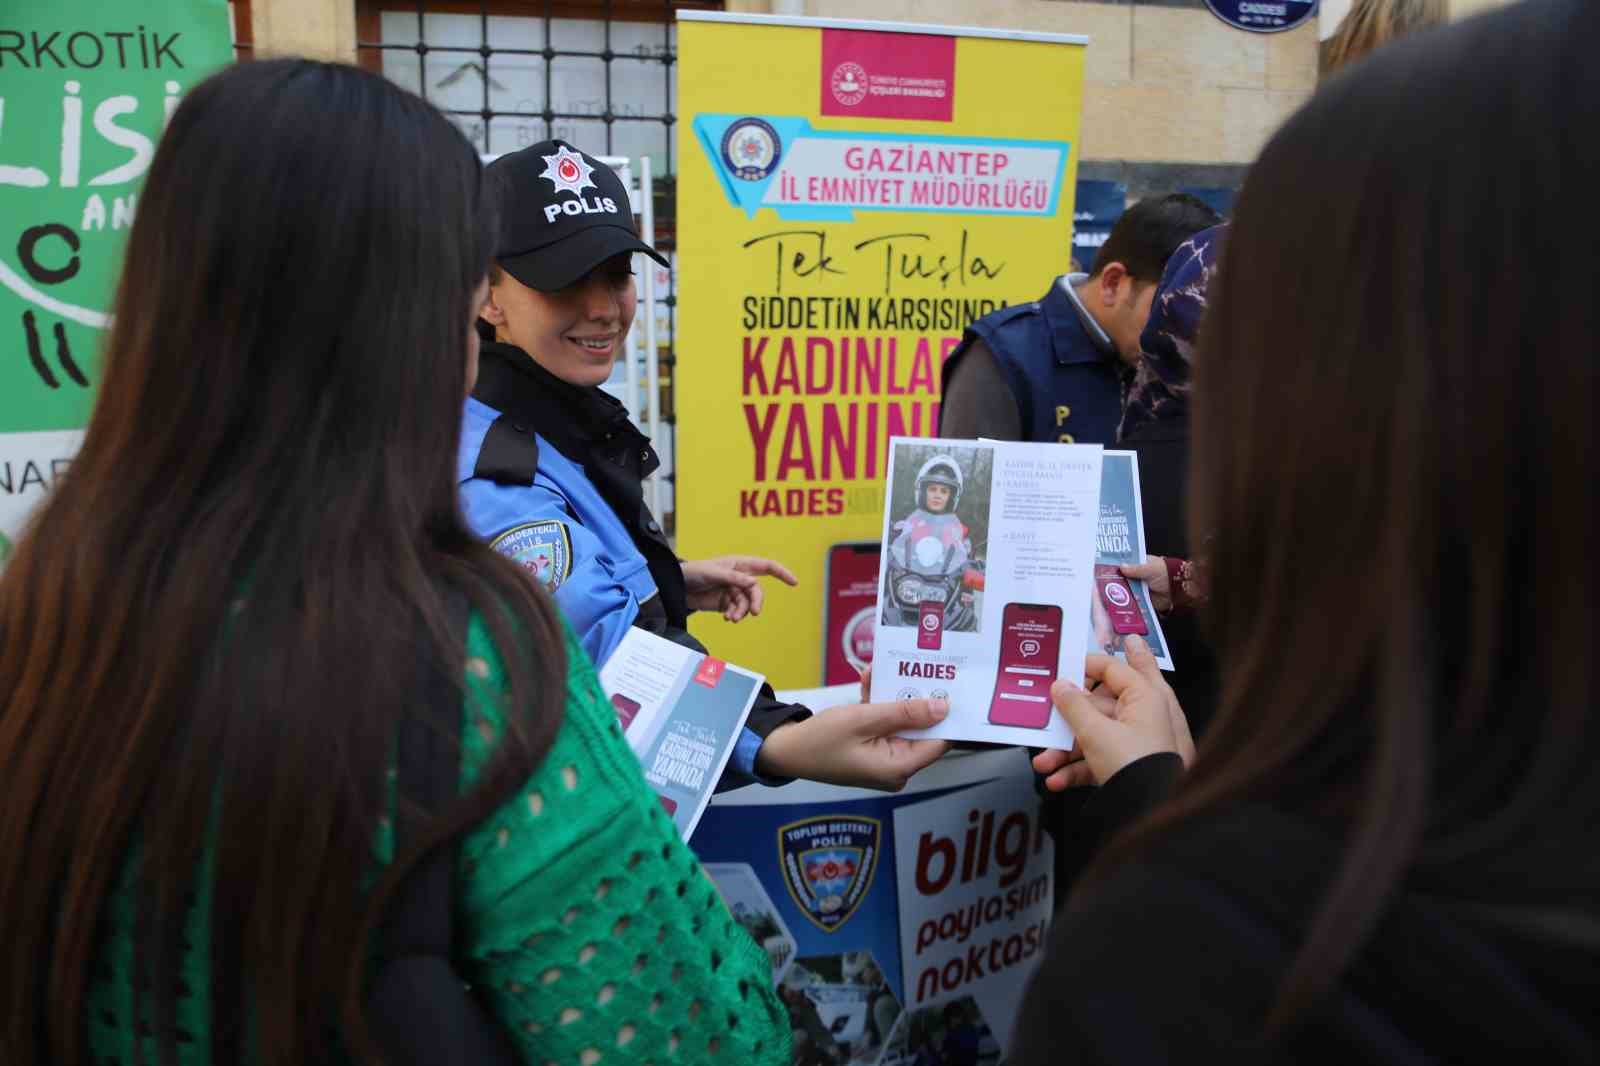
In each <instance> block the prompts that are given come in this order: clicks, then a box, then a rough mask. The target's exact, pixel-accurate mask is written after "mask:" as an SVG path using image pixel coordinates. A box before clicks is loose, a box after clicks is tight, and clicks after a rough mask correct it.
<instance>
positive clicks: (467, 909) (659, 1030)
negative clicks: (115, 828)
mask: <svg viewBox="0 0 1600 1066" xmlns="http://www.w3.org/2000/svg"><path fill="white" fill-rule="evenodd" d="M467 655H468V659H467V689H468V696H467V702H466V706H465V707H464V708H463V714H464V722H463V725H464V728H463V730H462V743H463V749H464V750H463V757H462V775H461V776H462V784H463V787H466V786H467V785H470V784H471V782H472V781H473V780H474V779H475V777H476V775H477V774H478V772H479V771H480V770H481V768H482V767H483V765H484V763H485V762H486V761H487V759H488V757H489V754H490V752H491V751H492V749H493V746H494V744H495V743H496V741H497V738H498V736H499V734H500V731H501V729H502V728H503V725H504V719H503V717H502V710H501V702H502V695H503V686H504V674H503V671H502V668H501V663H500V658H499V656H498V655H497V654H496V652H495V649H494V647H493V645H492V643H491V642H490V639H489V635H488V631H487V629H486V628H485V627H484V625H483V623H482V621H481V619H479V618H477V617H476V616H474V617H473V619H472V622H471V624H470V626H469V629H468V634H467ZM567 658H568V662H569V664H570V666H569V670H568V676H567V707H566V721H565V724H564V725H563V727H562V729H561V731H560V733H559V735H558V736H557V738H556V741H555V744H554V746H553V747H552V748H551V750H550V754H549V755H548V757H547V758H546V759H545V761H544V763H543V764H542V765H541V766H540V767H539V769H538V770H537V771H536V772H535V773H534V775H533V777H532V778H531V779H529V781H528V782H527V784H526V785H525V786H524V787H523V788H522V790H521V791H520V792H519V793H518V794H517V795H515V796H514V797H512V798H511V799H510V800H508V801H507V802H506V803H505V804H504V805H503V806H502V807H501V808H500V809H499V810H498V811H497V812H496V813H495V814H494V815H493V816H492V817H491V818H490V819H489V820H488V821H487V822H485V823H484V824H483V825H481V826H479V827H478V828H477V829H476V830H474V831H473V832H472V833H471V834H469V835H468V836H466V837H465V838H464V839H463V841H462V844H461V848H460V861H459V864H458V866H457V870H456V952H457V955H456V959H455V964H456V968H457V971H458V972H459V973H460V974H461V976H462V977H463V979H465V980H466V981H468V982H469V983H471V984H472V985H473V986H474V988H475V990H476V991H477V993H478V995H479V997H480V999H481V1001H482V1002H483V1003H484V1004H485V1005H486V1006H487V1007H488V1008H489V1010H490V1011H491V1012H492V1013H493V1014H494V1015H495V1016H496V1017H497V1018H498V1019H499V1020H500V1022H501V1023H502V1024H503V1025H504V1026H505V1027H506V1029H507V1031H509V1032H510V1033H511V1034H512V1036H513V1037H514V1038H515V1040H516V1043H517V1044H518V1045H519V1046H520V1048H521V1050H522V1052H523V1058H524V1060H525V1061H526V1062H528V1063H532V1064H538V1066H544V1064H546V1063H562V1064H567V1063H571V1064H574V1066H595V1064H599V1063H607V1062H611V1063H619V1062H641V1063H661V1064H663V1066H665V1064H666V1063H669V1062H678V1063H716V1062H723V1063H727V1064H729V1066H745V1064H747V1063H751V1064H761V1063H772V1064H774V1066H777V1064H780V1063H787V1062H788V1061H789V1056H790V1040H791V1034H790V1028H789V1020H788V1015H787V1013H786V1011H785V1010H784V1008H783V1006H782V1003H781V1002H780V1001H779V999H778V997H777V995H776V993H775V992H774V991H773V988H772V977H771V973H772V971H771V964H770V962H769V961H768V958H767V955H766V953H765V952H764V951H763V950H762V949H761V948H760V947H759V946H757V944H756V943H755V941H754V940H752V939H751V938H750V936H749V935H748V934H747V933H746V932H745V931H744V930H743V929H742V928H741V927H740V926H739V924H738V923H737V922H735V921H734V920H733V918H732V917H731V916H730V915H729V913H728V911H727V910H726V908H724V907H723V905H722V902H721V900H720V899H719V898H718V897H717V894H716V892H715V890H714V889H713V888H712V886H711V883H710V881H709V880H708V879H707V878H706V877H705V876H704V875H703V873H702V871H701V869H700V864H699V862H698V861H697V860H696V859H695V857H694V855H693V854H692V853H691V852H690V851H689V849H688V848H687V847H686V846H684V844H683V843H682V842H681V841H680V840H678V838H677V835H676V833H675V831H674V829H673V827H672V823H671V822H670V820H669V819H668V818H667V817H666V815H665V813H664V812H663V811H662V809H661V805H660V803H658V802H657V801H656V798H655V796H654V795H653V794H652V793H651V792H650V790H649V789H648V788H647V787H646V786H645V783H644V780H643V778H642V777H641V776H640V773H639V766H638V763H637V761H636V760H635V759H634V757H633V754H632V753H631V752H630V751H629V750H628V747H627V745H626V743H624V741H623V738H622V731H621V729H620V728H619V727H618V725H617V719H616V714H615V712H614V711H613V709H612V707H611V705H610V703H609V702H608V701H607V700H606V698H605V696H604V694H603V693H602V692H601V690H600V685H599V680H598V678H597V677H596V676H595V672H594V668H593V666H591V665H590V663H589V660H588V657H587V656H586V655H585V654H584V652H583V650H582V648H581V647H579V645H578V644H577V642H576V641H575V640H573V639H572V636H571V634H570V633H569V634H568V637H567ZM375 850H376V853H377V855H378V858H379V859H380V861H382V862H388V861H390V860H391V858H392V839H391V838H390V832H389V831H387V830H386V831H385V832H382V833H380V839H379V840H378V841H376V842H375ZM202 885H204V882H202ZM208 895H209V893H208V892H206V891H205V890H204V887H202V890H201V891H200V893H199V894H198V897H197V900H196V907H195V911H194V915H193V917H192V919H191V923H190V929H189V936H188V937H187V938H186V940H187V942H188V944H189V945H190V949H189V952H188V954H187V955H186V956H185V958H184V962H183V984H182V986H180V987H181V988H182V989H183V990H184V991H185V992H186V993H187V994H185V995H183V996H182V998H180V999H179V1001H178V1010H179V1016H178V1023H179V1026H180V1029H182V1030H183V1031H184V1033H185V1035H190V1034H192V1035H193V1036H194V1039H192V1040H189V1041H186V1042H183V1043H180V1044H179V1053H180V1061H181V1062H182V1064H183V1066H202V1064H205V1063H208V1062H209V1061H210V1056H209V1046H208V1045H209V1042H208V1040H207V1039H206V1035H205V1034H206V1033H207V1032H208V1028H209V1012H210V997H209V995H208V992H209V981H208V979H207V978H208V964H207V961H206V960H207V957H208V953H209V937H208V936H207V933H206V928H205V921H204V917H203V916H204V915H205V913H206V912H207V911H208V910H209V899H208ZM133 906H134V904H133V894H132V891H131V880H130V878H129V876H128V874H127V871H126V870H125V871H124V877H123V878H122V880H121V882H120V883H119V886H118V888H117V890H116V891H115V892H114V893H113V895H112V896H111V897H110V898H109V899H108V901H107V906H106V917H107V922H106V928H105V932H104V934H103V936H104V939H103V941H102V943H101V945H100V948H99V958H98V960H97V965H96V967H95V973H96V977H95V978H94V980H93V981H92V983H91V988H90V998H89V1006H90V1017H89V1019H88V1022H89V1027H90V1046H91V1047H92V1049H93V1053H94V1062H95V1063H96V1064H110V1063H120V1064H131V1063H132V1062H133V1061H134V1056H133V1053H134V1041H135V1039H136V1037H135V1032H136V1028H135V1024H134V1019H133V1016H132V989H131V985H130V974H131V972H132V963H133V949H132V940H131V938H130V931H131V930H132V928H133ZM145 1061H146V1062H155V1061H159V1058H158V1053H157V1051H156V1048H155V1047H154V1044H153V1042H147V1043H146V1044H145Z"/></svg>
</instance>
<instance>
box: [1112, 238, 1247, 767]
mask: <svg viewBox="0 0 1600 1066" xmlns="http://www.w3.org/2000/svg"><path fill="white" fill-rule="evenodd" d="M1226 234H1227V227H1226V226H1225V225H1224V226H1217V227H1214V228H1212V229H1208V230H1204V231H1202V232H1200V233H1197V234H1195V235H1194V236H1193V237H1191V238H1189V240H1187V241H1185V242H1184V243H1183V244H1181V245H1179V247H1178V250H1177V251H1176V252H1174V253H1173V254H1172V258H1171V259H1169V260H1168V261H1167V268H1166V270H1165V272H1164V273H1163V274H1162V276H1161V284H1160V286H1159V287H1158V288H1157V289H1156V295H1155V300H1154V302H1153V303H1152V304H1151V307H1150V319H1149V321H1148V322H1147V323H1146V325H1145V328H1144V333H1143V334H1142V335H1141V336H1140V338H1139V346H1140V348H1141V349H1142V350H1143V352H1142V355H1141V357H1140V360H1139V369H1138V372H1137V374H1136V376H1135V377H1134V381H1133V384H1132V385H1131V386H1130V387H1129V390H1128V396H1127V399H1126V401H1125V402H1124V404H1123V411H1122V425H1121V426H1120V428H1119V429H1118V431H1117V440H1118V444H1119V446H1120V447H1122V448H1126V449H1128V450H1130V451H1134V452H1137V453H1138V455H1139V481H1140V488H1141V492H1140V495H1141V497H1142V498H1143V502H1144V525H1145V543H1146V545H1147V547H1148V548H1149V550H1150V551H1151V552H1153V553H1155V555H1154V556H1153V557H1152V558H1151V559H1149V560H1147V561H1146V562H1145V563H1143V564H1142V565H1139V566H1124V567H1123V568H1122V572H1123V574H1125V575H1126V576H1128V577H1134V578H1140V579H1142V580H1144V581H1147V582H1149V584H1150V592H1151V596H1152V598H1153V599H1154V600H1155V604H1156V608H1157V610H1159V611H1162V612H1163V613H1164V614H1166V615H1167V617H1166V618H1164V619H1163V621H1162V630H1163V632H1164V633H1165V634H1166V637H1167V641H1168V643H1169V644H1171V645H1172V651H1173V662H1174V663H1176V665H1177V670H1176V672H1175V673H1174V674H1173V676H1172V687H1173V690H1174V691H1175V692H1176V693H1177V694H1178V697H1179V702H1181V703H1182V705H1183V707H1184V709H1185V711H1186V712H1187V713H1188V715H1189V721H1190V726H1191V728H1192V730H1193V731H1194V733H1195V734H1196V735H1197V736H1198V735H1199V734H1200V733H1201V732H1202V731H1203V729H1204V728H1205V724H1206V722H1207V721H1208V720H1209V719H1210V717H1211V712H1212V709H1213V708H1214V707H1215V705H1216V691H1217V674H1216V664H1215V661H1214V659H1213V658H1212V655H1211V651H1210V649H1209V648H1208V647H1207V646H1206V643H1205V641H1204V640H1203V639H1202V637H1201V634H1200V628H1199V625H1198V620H1197V619H1196V618H1195V617H1194V612H1193V610H1192V609H1191V608H1193V607H1194V606H1196V604H1197V603H1198V601H1199V600H1200V599H1202V598H1203V595H1204V593H1203V591H1202V584H1203V583H1202V582H1201V581H1200V579H1199V575H1198V574H1197V573H1196V567H1195V566H1194V565H1193V564H1192V563H1191V562H1190V561H1189V560H1190V559H1191V557H1192V556H1191V553H1192V552H1193V551H1194V548H1195V546H1193V545H1191V544H1190V543H1189V536H1188V528H1187V498H1188V480H1189V479H1188V467H1189V383H1190V376H1191V373H1192V371H1193V361H1194V353H1195V349H1196V346H1197V343H1198V340H1199V334H1200V324H1201V318H1202V317H1203V316H1204V314H1205V310H1206V290H1207V289H1208V287H1209V286H1210V284H1211V279H1212V278H1213V277H1214V276H1215V275H1216V271H1217V264H1218V262H1219V261H1220V259H1221V255H1222V245H1223V241H1224V238H1225V237H1226ZM1194 554H1199V553H1198V552H1195V553H1194Z"/></svg>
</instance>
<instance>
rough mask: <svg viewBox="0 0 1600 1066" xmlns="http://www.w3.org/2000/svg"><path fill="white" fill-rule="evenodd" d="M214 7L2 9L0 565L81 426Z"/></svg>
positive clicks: (228, 40) (209, 55) (45, 0)
mask: <svg viewBox="0 0 1600 1066" xmlns="http://www.w3.org/2000/svg"><path fill="white" fill-rule="evenodd" d="M232 59H233V47H232V36H231V33H230V30H229V12H228V4H227V2H226V0H131V2H124V3H119V4H114V5H108V4H106V3H104V2H103V0H8V2H7V3H5V4H4V5H3V7H0V562H3V555H4V554H5V553H6V551H7V549H8V548H9V543H8V541H7V539H6V538H7V537H10V538H12V539H14V538H15V536H16V532H17V530H18V529H19V528H20V526H21V524H22V522H23V520H24V519H25V516H26V514H27V512H28V511H30V510H32V508H33V507H34V506H36V505H37V504H38V502H39V499H40V498H41V497H42V496H43V494H44V493H45V492H47V491H48V490H49V487H50V485H51V484H53V483H54V481H55V479H56V478H57V477H59V476H60V474H61V473H63V472H64V471H65V469H66V466H67V465H68V464H69V463H70V461H71V456H72V453H73V451H75V450H76V447H77V440H78V437H79V431H80V430H81V428H82V426H83V425H84V423H85V422H86V420H87V419H88V415H89V410H90V407H91V405H92V404H93V399H94V390H95V387H96V384H97V382H98V381H99V376H100V373H99V372H100V366H99V362H100V348H101V344H102V342H103V340H104V335H105V334H104V331H105V328H106V325H107V323H108V321H109V318H110V311H111V299H112V294H113V290H114V288H115V285H116V278H117V273H118V271H119V269H120V266H121V254H122V247H123V244H124V241H125V240H126V237H127V231H128V228H129V226H131V225H132V224H133V218H134V214H135V212H136V211H137V209H138V201H139V188H140V183H141V182H142V181H143V179H144V175H145V173H146V172H147V171H148V170H149V169H150V161H151V157H152V156H153V155H154V152H155V143H156V141H157V139H159V137H160V136H161V130H162V128H163V127H164V125H165V124H166V119H167V117H168V116H169V115H170V114H171V113H172V110H173V109H174V108H175V107H176V106H177V102H178V100H179V98H180V97H181V96H182V94H183V93H184V92H186V91H187V90H189V89H190V88H192V87H193V86H194V85H195V84H196V83H197V82H198V81H200V80H201V79H202V78H204V77H205V76H206V75H208V74H210V73H212V72H213V71H215V70H216V69H217V68H218V67H220V66H222V65H224V64H226V63H229V62H231V61H232Z"/></svg>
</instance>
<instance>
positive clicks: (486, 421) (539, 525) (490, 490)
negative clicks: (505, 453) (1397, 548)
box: [456, 398, 761, 777]
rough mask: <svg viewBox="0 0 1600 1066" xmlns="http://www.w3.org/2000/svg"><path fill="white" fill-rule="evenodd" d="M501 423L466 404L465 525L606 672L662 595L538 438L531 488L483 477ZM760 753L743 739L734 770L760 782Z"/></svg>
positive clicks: (597, 503) (600, 508) (578, 481)
mask: <svg viewBox="0 0 1600 1066" xmlns="http://www.w3.org/2000/svg"><path fill="white" fill-rule="evenodd" d="M499 417H500V412H499V411H497V410H495V409H494V408H493V407H490V406H489V405H488V404H486V403H484V402H482V401H481V400H477V399H471V398H469V399H468V400H467V405H466V412H465V417H464V420H463V423H462V428H461V451H460V453H459V455H458V456H457V461H456V480H457V482H458V483H459V485H460V491H461V507H462V510H463V511H464V512H465V514H466V519H467V524H468V525H469V526H470V527H471V528H472V530H473V532H474V533H476V534H477V535H478V536H480V537H482V538H483V539H485V540H487V541H488V542H489V546H490V547H491V548H493V549H494V550H496V551H498V552H499V553H500V554H502V555H504V556H506V557H508V558H510V559H511V560H512V561H514V562H516V563H517V564H518V565H520V566H522V567H523V568H525V569H527V570H528V571H529V572H530V573H531V574H532V575H533V576H534V577H535V578H536V579H537V580H538V581H539V582H540V583H542V584H543V585H544V587H545V588H546V589H547V590H548V591H549V592H550V593H551V594H552V595H553V596H554V597H555V601H556V606H558V607H559V608H560V609H561V613H562V614H563V615H565V616H566V619H567V622H568V623H569V624H570V625H571V626H572V628H573V630H574V631H575V632H576V633H577V635H578V640H579V642H580V643H581V644H582V645H583V650H584V651H586V652H588V653H589V658H591V659H593V660H594V662H595V664H596V665H597V666H603V665H604V664H605V662H606V660H607V659H609V658H610V657H611V654H612V652H614V651H616V650H617V645H619V644H621V643H622V638H623V637H624V636H626V635H627V632H628V628H629V627H630V626H632V625H633V623H634V620H635V619H637V618H638V617H639V605H640V604H642V603H648V602H649V601H650V600H651V599H652V598H653V597H654V596H655V595H656V585H655V581H654V580H653V579H652V578H651V577H650V569H649V566H648V565H647V564H646V562H645V558H644V556H643V555H641V554H640V552H639V549H638V548H636V547H634V544H633V540H632V538H630V537H629V536H628V531H627V529H626V528H625V527H624V526H623V524H622V521H621V520H620V519H619V518H618V517H617V516H616V513H615V512H614V511H612V510H611V506H610V505H609V504H607V503H606V501H605V500H604V499H603V498H602V497H601V496H600V493H599V491H598V490H596V489H595V487H594V485H592V484H591V483H590V481H589V479H588V477H587V476H586V475H585V474H584V472H583V467H581V466H579V465H578V464H577V463H575V462H573V461H572V460H570V459H568V458H567V457H566V456H564V455H562V454H561V453H560V452H559V451H557V450H556V448H555V446H554V445H552V444H551V443H550V442H549V441H547V440H545V439H544V438H543V437H540V436H538V435H537V434H534V440H535V441H536V442H537V444H538V447H539V465H538V469H537V470H536V471H535V473H534V477H533V484H532V485H515V484H504V483H501V482H498V481H494V480H491V479H489V478H485V477H478V476H476V470H477V465H478V453H479V452H480V451H481V450H482V448H483V442H484V438H485V437H486V436H487V435H488V433H489V427H490V426H492V425H493V424H494V422H495V420H496V419H498V418H499ZM760 748H761V738H760V737H759V736H757V735H756V734H755V733H754V732H752V731H751V730H749V729H745V730H743V731H742V732H741V733H740V735H739V739H738V741H737V742H736V743H735V745H734V749H733V754H732V756H731V757H730V760H729V761H730V765H731V767H732V768H734V769H736V770H737V771H738V772H740V773H742V774H745V775H747V776H750V777H755V776H756V773H755V760H756V753H757V751H759V750H760Z"/></svg>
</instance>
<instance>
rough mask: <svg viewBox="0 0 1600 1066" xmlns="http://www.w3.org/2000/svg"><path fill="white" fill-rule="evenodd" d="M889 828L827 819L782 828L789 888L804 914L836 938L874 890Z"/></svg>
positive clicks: (867, 820)
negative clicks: (881, 848) (880, 857)
mask: <svg viewBox="0 0 1600 1066" xmlns="http://www.w3.org/2000/svg"><path fill="white" fill-rule="evenodd" d="M882 833H883V826H882V823H881V822H879V821H878V820H877V819H876V818H861V817H856V816H853V815H833V814H825V815H821V816H819V817H816V818H807V819H805V820H804V821H799V822H790V823H789V824H788V825H784V826H780V827H779V828H778V860H779V862H780V864H781V865H782V866H783V880H784V884H785V885H786V886H787V887H788V889H789V895H790V896H791V897H793V899H794V901H795V904H796V905H797V906H799V908H800V910H801V913H803V914H804V915H805V916H806V917H807V918H809V919H810V920H811V922H812V924H813V925H815V926H816V927H817V928H818V929H821V930H822V931H823V932H824V933H832V932H834V931H835V930H837V929H838V928H839V927H840V926H842V925H844V923H845V922H847V921H849V920H850V916H851V915H852V914H854V913H855V911H856V908H857V907H859V906H860V905H861V901H862V899H863V898H864V897H865V896H866V894H867V889H869V888H871V887H872V876H873V874H874V873H875V872H876V869H877V865H878V850H879V849H878V844H879V841H880V839H881V838H882Z"/></svg>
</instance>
